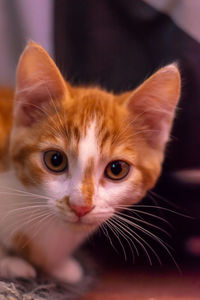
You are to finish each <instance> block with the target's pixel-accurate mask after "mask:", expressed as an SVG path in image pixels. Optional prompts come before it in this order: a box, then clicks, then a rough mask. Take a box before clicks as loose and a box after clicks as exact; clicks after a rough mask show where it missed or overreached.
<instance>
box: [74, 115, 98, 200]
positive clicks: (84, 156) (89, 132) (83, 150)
mask: <svg viewBox="0 0 200 300" xmlns="http://www.w3.org/2000/svg"><path fill="white" fill-rule="evenodd" d="M98 152H99V150H98V145H97V138H96V121H95V120H93V121H92V122H91V124H90V125H89V126H88V127H87V128H86V134H85V135H84V136H83V137H82V138H81V140H80V143H79V156H78V160H79V163H80V168H81V172H82V182H81V193H82V195H83V198H84V202H85V204H86V205H89V206H92V201H93V199H92V198H93V195H94V168H95V160H96V159H97V157H98Z"/></svg>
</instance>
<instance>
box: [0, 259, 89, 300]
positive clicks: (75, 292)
mask: <svg viewBox="0 0 200 300" xmlns="http://www.w3.org/2000/svg"><path fill="white" fill-rule="evenodd" d="M78 259H79V261H81V264H82V265H83V268H84V272H85V276H83V280H82V281H81V282H79V283H78V284H74V285H70V284H66V283H61V282H58V281H56V280H55V279H54V278H50V277H47V275H46V274H43V273H39V275H38V277H37V278H36V279H32V280H27V279H22V278H21V279H14V280H5V279H2V278H1V280H0V300H8V299H9V300H46V299H48V300H75V299H80V297H81V296H82V295H83V294H84V293H85V292H86V291H87V290H88V289H89V288H90V287H91V286H92V284H94V281H95V275H94V271H93V270H94V264H93V262H92V261H91V260H90V259H89V258H88V256H87V255H86V254H85V253H84V254H83V253H81V254H78Z"/></svg>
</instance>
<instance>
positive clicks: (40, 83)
mask: <svg viewBox="0 0 200 300" xmlns="http://www.w3.org/2000/svg"><path fill="white" fill-rule="evenodd" d="M67 93H69V91H68V89H67V85H66V83H65V80H64V79H63V77H62V75H61V73H60V71H59V69H58V68H57V66H56V64H55V63H54V61H53V60H52V59H51V57H50V56H49V55H48V53H47V52H46V51H45V50H44V49H43V48H42V47H41V46H40V45H38V44H36V43H35V42H29V43H28V45H27V46H26V48H25V50H24V52H23V53H22V55H21V57H20V60H19V64H18V67H17V76H16V91H15V105H14V121H15V124H17V125H23V126H30V125H31V124H32V123H34V122H36V121H38V119H39V118H40V117H41V112H42V111H44V110H45V109H44V107H47V106H48V105H52V102H54V103H55V102H56V101H60V100H61V99H62V98H63V97H64V96H65V95H66V94H67ZM54 103H53V104H54ZM43 117H44V114H43Z"/></svg>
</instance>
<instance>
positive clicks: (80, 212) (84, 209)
mask: <svg viewBox="0 0 200 300" xmlns="http://www.w3.org/2000/svg"><path fill="white" fill-rule="evenodd" d="M70 206H71V209H72V210H73V211H74V212H75V214H76V215H77V216H78V217H83V216H84V215H86V214H87V213H89V212H90V211H91V210H92V206H79V205H75V204H71V205H70Z"/></svg>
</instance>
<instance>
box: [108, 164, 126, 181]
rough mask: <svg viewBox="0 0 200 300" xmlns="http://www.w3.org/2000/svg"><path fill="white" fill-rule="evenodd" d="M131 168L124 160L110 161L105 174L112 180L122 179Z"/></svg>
mask: <svg viewBox="0 0 200 300" xmlns="http://www.w3.org/2000/svg"><path fill="white" fill-rule="evenodd" d="M129 170H130V165H129V164H128V163H127V162H125V161H123V160H115V161H112V162H110V163H109V164H108V165H107V167H106V169H105V176H106V177H107V178H109V179H112V180H121V179H123V178H125V177H126V176H127V175H128V173H129Z"/></svg>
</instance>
